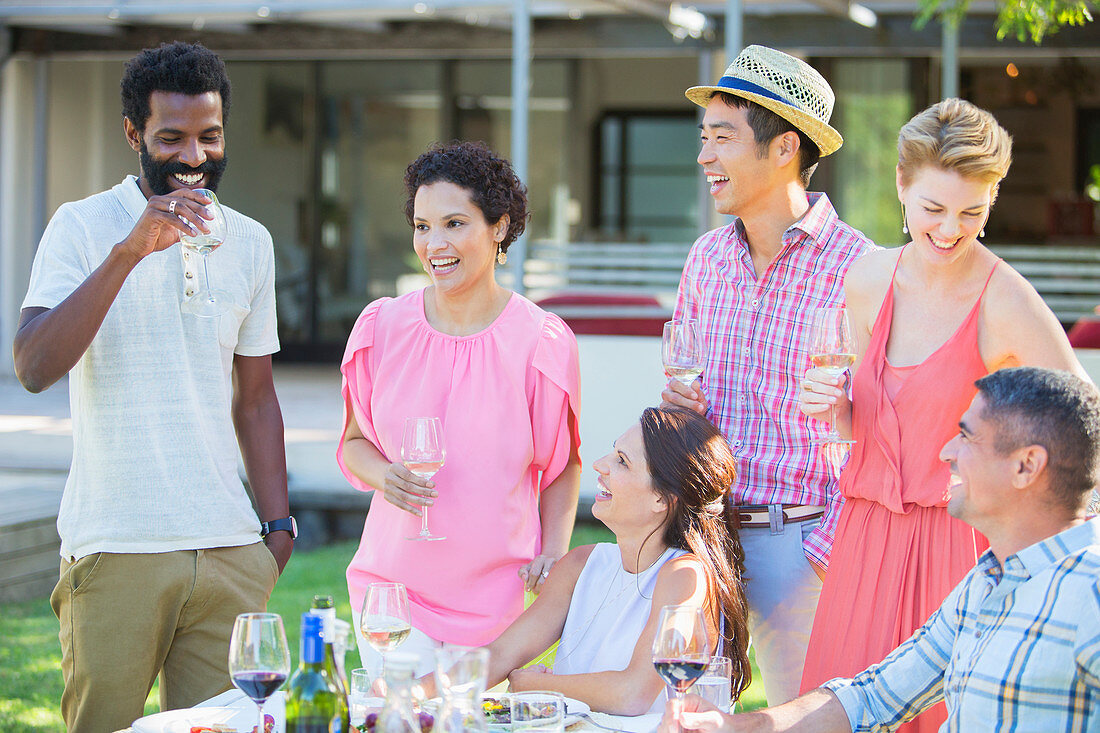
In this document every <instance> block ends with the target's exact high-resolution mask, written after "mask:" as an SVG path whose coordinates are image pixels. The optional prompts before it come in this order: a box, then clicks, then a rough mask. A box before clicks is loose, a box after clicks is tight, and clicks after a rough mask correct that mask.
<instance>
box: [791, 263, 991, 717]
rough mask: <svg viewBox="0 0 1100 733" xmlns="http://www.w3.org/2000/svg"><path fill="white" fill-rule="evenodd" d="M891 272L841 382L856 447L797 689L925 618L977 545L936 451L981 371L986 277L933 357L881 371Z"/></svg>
mask: <svg viewBox="0 0 1100 733" xmlns="http://www.w3.org/2000/svg"><path fill="white" fill-rule="evenodd" d="M898 261H899V262H900V261H901V257H900V255H899V257H898ZM994 269H996V265H994ZM896 273H897V265H895V266H894V275H896ZM894 275H891V279H890V290H889V291H888V292H887V294H886V297H885V298H884V299H883V302H882V306H881V308H880V309H879V313H878V317H877V318H876V319H875V325H874V327H873V328H872V331H871V343H870V344H869V345H868V347H867V354H866V356H865V357H864V359H863V362H862V364H861V365H860V367H859V369H858V370H857V371H856V374H855V375H854V377H853V379H852V432H853V436H854V438H855V440H856V443H855V445H854V446H852V455H851V458H850V460H849V462H848V465H847V466H846V467H845V469H844V473H843V474H842V475H841V477H840V491H841V493H842V494H843V495H844V501H845V503H844V508H843V510H842V511H841V515H840V520H839V524H838V526H837V531H836V539H835V540H834V542H833V552H832V559H831V560H830V563H829V572H828V573H826V575H825V583H824V585H823V586H822V589H821V600H820V602H819V603H818V607H817V614H816V616H815V617H814V626H813V632H812V634H811V636H810V646H809V651H808V654H807V656H806V666H805V669H804V672H803V675H802V691H803V692H805V691H806V690H809V689H813V688H814V687H818V686H820V685H821V684H822V683H823V682H826V681H827V680H829V679H832V678H833V677H853V676H855V675H856V674H858V673H859V672H861V671H863V670H864V669H866V668H867V667H869V666H870V665H872V664H874V663H876V662H880V661H882V659H883V658H885V657H886V655H887V654H888V653H889V652H891V651H893V649H894V648H895V647H897V646H898V645H899V644H901V643H902V642H903V641H905V640H906V639H908V638H909V637H910V636H911V635H912V633H913V632H914V631H916V630H917V629H918V628H920V626H922V625H923V624H924V622H925V621H926V620H928V617H929V616H931V615H932V613H933V612H934V611H935V610H936V609H937V608H939V606H940V604H941V603H942V602H943V599H944V598H946V597H947V594H948V593H949V592H950V591H951V589H952V588H954V587H955V585H956V584H958V583H959V581H961V580H962V578H963V576H964V575H966V573H967V572H968V571H969V570H970V569H971V568H972V567H973V566H974V564H975V563H976V562H977V560H978V556H979V555H980V554H981V553H982V552H983V551H985V549H986V547H988V542H987V541H986V539H985V537H983V536H982V535H981V534H979V533H978V532H977V531H976V530H974V529H973V528H972V527H970V526H969V525H967V524H965V523H964V522H962V521H960V520H958V519H955V518H954V517H951V516H950V515H948V513H947V509H946V506H947V499H948V481H949V477H950V474H949V471H948V467H947V464H946V463H944V462H943V461H941V460H940V458H939V454H940V449H941V448H943V446H944V444H946V443H947V441H948V440H950V439H951V438H952V436H954V435H955V433H956V432H957V431H958V421H959V418H960V417H962V414H963V413H964V412H966V409H967V408H968V407H969V406H970V402H971V400H973V398H974V395H975V393H976V392H977V388H976V387H975V386H974V382H975V380H977V379H979V378H980V377H982V376H984V375H985V374H987V373H988V372H987V370H986V367H985V364H984V363H983V362H982V358H981V355H980V354H979V352H978V313H979V311H980V310H981V303H982V297H983V296H984V295H985V290H986V288H987V287H988V286H989V278H988V277H987V278H986V283H985V287H983V288H982V293H981V295H980V296H979V297H978V301H977V302H976V303H975V304H974V307H973V308H972V309H971V311H970V313H969V314H968V315H967V317H966V319H965V320H964V321H963V322H962V325H960V326H959V328H958V330H957V331H956V332H955V333H954V334H953V335H952V336H951V337H950V338H949V339H948V340H947V341H946V342H945V343H944V344H943V345H942V346H940V348H939V349H937V350H936V351H935V352H933V353H932V354H931V355H930V356H929V357H928V358H926V359H925V360H924V361H923V362H921V363H920V364H917V365H914V366H912V367H893V366H892V365H891V364H890V363H889V362H888V361H887V359H886V344H887V341H888V340H889V338H890V328H891V323H892V321H893V315H894ZM992 275H993V273H992V271H991V272H990V275H989V276H990V277H992ZM946 717H947V712H946V709H945V708H944V705H943V703H939V704H938V705H936V706H934V707H932V708H930V709H929V710H928V711H927V712H925V713H924V714H922V715H920V716H918V717H917V718H916V720H914V721H912V722H910V723H907V724H906V725H904V726H902V727H901V728H899V729H898V730H900V731H905V732H906V733H917V732H918V731H919V732H920V733H926V732H928V733H930V732H932V731H936V730H938V729H939V727H940V725H941V724H942V723H943V722H944V720H945V719H946Z"/></svg>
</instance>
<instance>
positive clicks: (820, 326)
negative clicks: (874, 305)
mask: <svg viewBox="0 0 1100 733" xmlns="http://www.w3.org/2000/svg"><path fill="white" fill-rule="evenodd" d="M812 338H813V341H812V343H811V345H810V361H811V362H813V365H814V366H815V367H817V368H818V369H823V370H824V371H825V372H826V373H828V374H829V376H832V377H839V376H840V375H841V374H843V373H844V371H845V370H846V369H848V367H850V366H852V364H853V363H855V360H856V345H855V339H854V338H853V337H852V324H851V322H850V321H849V320H848V309H847V308H840V307H832V308H818V309H817V310H816V311H814V324H813V336H812ZM829 425H830V427H829V432H828V433H827V434H826V435H825V436H824V437H823V438H822V439H820V440H819V441H818V442H819V443H823V444H827V445H851V444H852V443H854V442H855V441H853V440H848V439H846V438H844V437H842V436H841V435H840V432H839V431H838V430H837V429H836V405H832V406H831V407H830V408H829Z"/></svg>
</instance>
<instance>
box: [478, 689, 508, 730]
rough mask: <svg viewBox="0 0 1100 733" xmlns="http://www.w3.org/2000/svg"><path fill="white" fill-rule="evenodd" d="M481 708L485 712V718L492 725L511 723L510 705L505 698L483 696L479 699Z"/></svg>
mask: <svg viewBox="0 0 1100 733" xmlns="http://www.w3.org/2000/svg"><path fill="white" fill-rule="evenodd" d="M481 709H482V710H483V711H484V712H485V719H486V720H488V721H489V722H490V723H492V724H494V725H511V724H512V706H511V705H510V704H509V702H508V700H507V698H504V699H502V698H499V697H489V696H485V697H484V698H482V700H481Z"/></svg>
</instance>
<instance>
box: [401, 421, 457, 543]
mask: <svg viewBox="0 0 1100 733" xmlns="http://www.w3.org/2000/svg"><path fill="white" fill-rule="evenodd" d="M445 457H446V451H444V450H443V423H442V422H441V421H440V420H439V418H438V417H410V418H406V419H405V433H404V435H403V436H402V438H401V462H402V463H403V464H404V466H405V468H407V469H409V470H410V471H412V472H413V473H414V474H416V475H417V476H419V477H420V478H425V479H430V478H431V477H432V476H434V475H435V474H436V472H437V471H439V469H441V468H443V459H444V458H445ZM420 512H421V514H420V533H419V534H416V535H413V536H412V537H407V538H406V539H410V540H424V541H428V542H430V541H433V540H443V539H446V537H443V536H440V535H437V534H432V533H431V530H429V529H428V507H426V506H422V507H420Z"/></svg>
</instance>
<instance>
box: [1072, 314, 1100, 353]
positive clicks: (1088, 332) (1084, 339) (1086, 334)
mask: <svg viewBox="0 0 1100 733" xmlns="http://www.w3.org/2000/svg"><path fill="white" fill-rule="evenodd" d="M1068 336H1069V343H1070V346H1072V347H1073V348H1075V349H1100V318H1091V317H1086V318H1082V319H1080V320H1078V321H1077V323H1075V324H1073V328H1071V329H1070V330H1069V334H1068Z"/></svg>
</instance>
